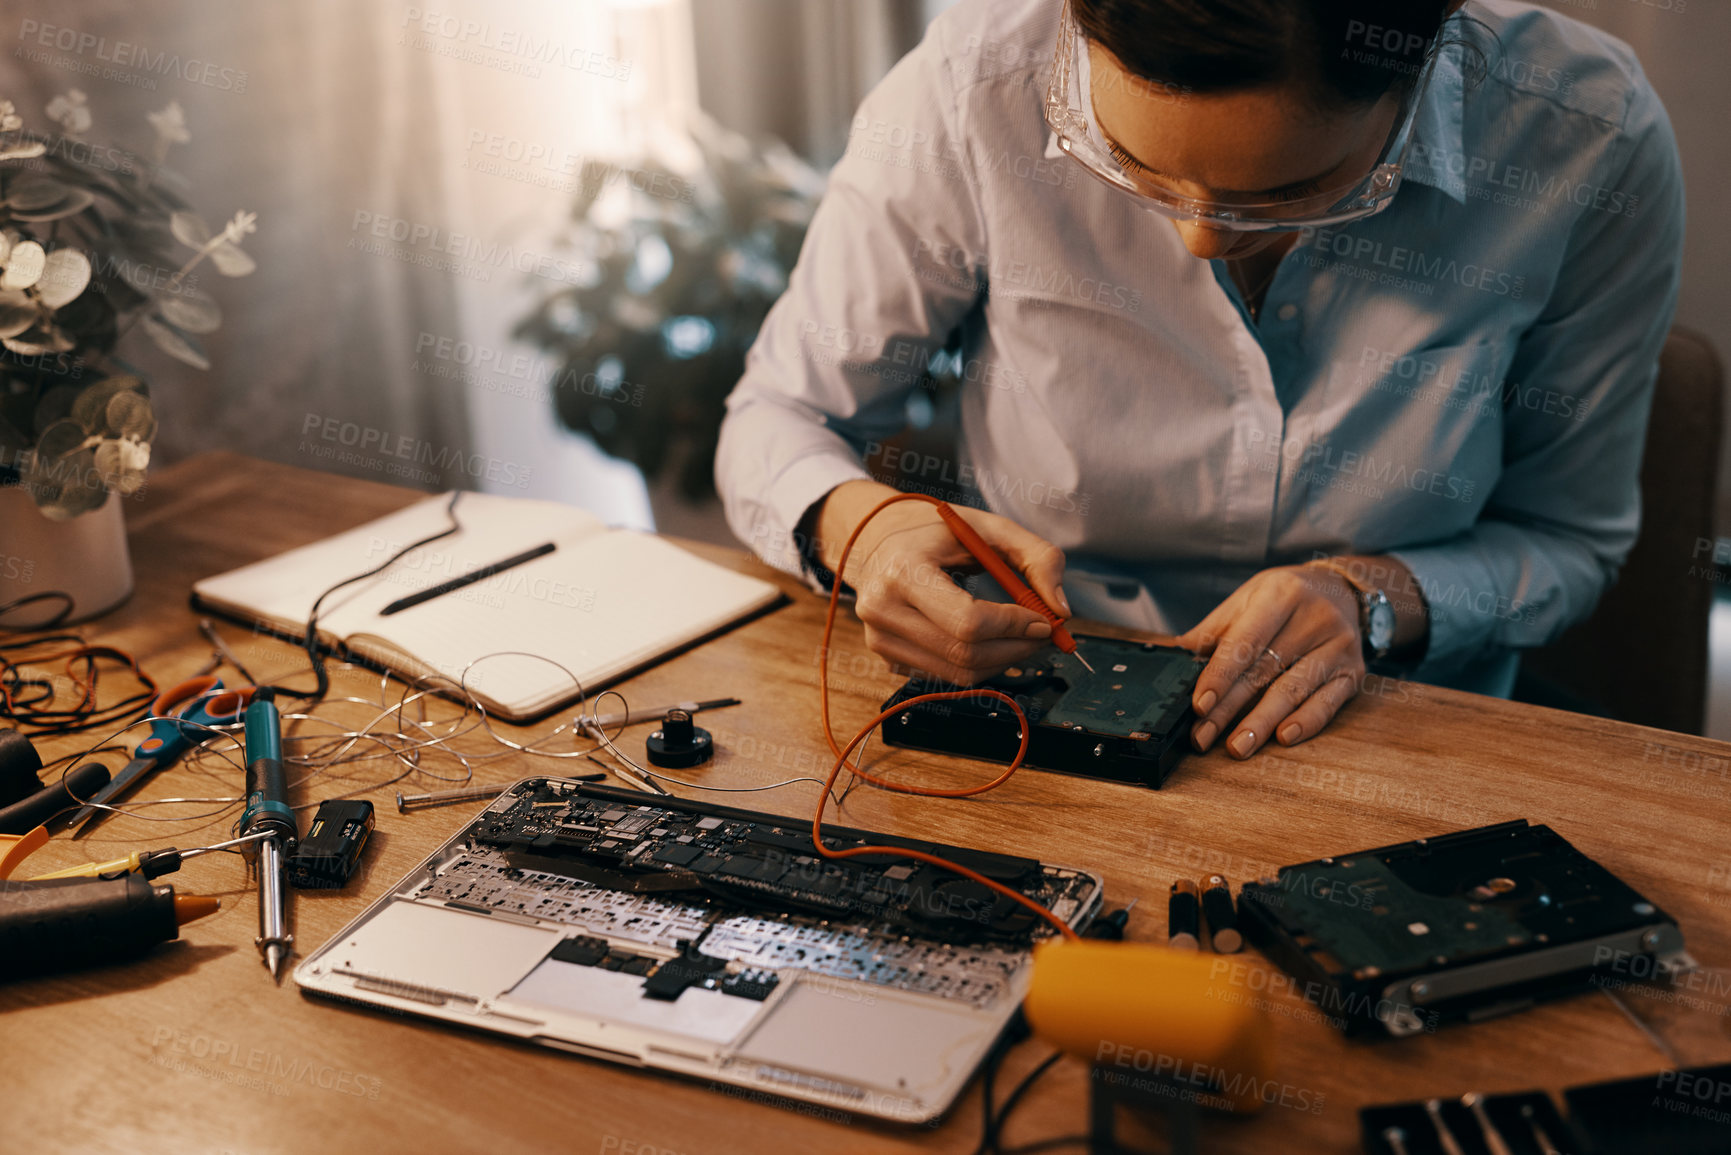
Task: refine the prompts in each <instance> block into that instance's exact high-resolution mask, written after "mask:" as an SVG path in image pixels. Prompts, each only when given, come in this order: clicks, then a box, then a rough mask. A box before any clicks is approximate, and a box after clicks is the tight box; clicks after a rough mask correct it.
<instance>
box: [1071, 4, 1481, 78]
mask: <svg viewBox="0 0 1731 1155" xmlns="http://www.w3.org/2000/svg"><path fill="white" fill-rule="evenodd" d="M1071 3H1072V4H1073V5H1074V11H1075V14H1076V22H1077V23H1078V24H1079V25H1080V26H1081V28H1082V30H1083V31H1084V32H1085V33H1087V35H1088V37H1089V39H1091V40H1093V41H1095V42H1096V43H1098V44H1099V45H1100V46H1101V47H1103V48H1105V49H1106V50H1107V51H1108V52H1110V53H1111V54H1112V55H1113V56H1115V57H1117V58H1118V62H1119V63H1120V64H1122V65H1123V66H1124V67H1125V68H1126V69H1128V70H1129V71H1130V72H1132V73H1133V74H1135V75H1136V76H1138V77H1140V78H1142V79H1144V80H1148V81H1152V82H1154V83H1157V84H1161V85H1166V86H1175V87H1179V88H1183V89H1186V90H1188V91H1192V92H1202V93H1207V92H1224V91H1232V90H1237V89H1246V88H1259V87H1262V86H1264V85H1271V84H1280V83H1284V82H1287V81H1293V80H1296V81H1298V82H1300V83H1301V84H1303V85H1304V87H1305V89H1306V91H1307V92H1308V93H1309V94H1310V96H1311V97H1312V99H1314V100H1316V101H1317V103H1319V104H1368V103H1370V102H1373V101H1375V100H1377V99H1378V98H1380V97H1381V96H1383V95H1384V94H1385V93H1387V92H1389V91H1390V90H1391V89H1392V90H1396V91H1400V90H1403V89H1405V88H1409V87H1411V86H1412V85H1413V84H1414V83H1416V82H1417V80H1418V76H1419V73H1420V72H1421V71H1422V70H1423V68H1424V61H1425V57H1426V55H1427V54H1428V53H1429V52H1430V50H1431V46H1432V45H1433V44H1434V43H1435V41H1436V38H1437V35H1438V33H1439V32H1440V30H1441V28H1442V24H1443V21H1444V19H1445V17H1446V16H1447V14H1448V6H1449V0H1071Z"/></svg>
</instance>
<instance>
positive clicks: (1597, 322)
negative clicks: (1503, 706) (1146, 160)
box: [716, 0, 1683, 694]
mask: <svg viewBox="0 0 1731 1155" xmlns="http://www.w3.org/2000/svg"><path fill="white" fill-rule="evenodd" d="M1057 11H1058V0H964V3H962V4H960V5H958V6H956V7H955V8H952V9H950V10H949V11H948V12H946V13H945V14H944V15H943V16H941V17H940V18H939V19H938V20H937V21H935V22H934V23H933V25H932V28H931V30H930V32H929V33H928V34H927V36H926V38H925V40H924V41H923V42H922V43H921V44H920V45H919V46H918V47H917V48H916V49H915V50H914V51H913V52H911V53H909V55H908V56H907V57H906V58H905V59H904V60H902V62H901V63H900V64H898V65H897V66H896V68H895V69H894V70H893V71H892V72H891V73H890V75H889V76H888V77H887V78H885V80H884V81H883V82H882V83H881V84H880V85H879V86H878V87H877V89H876V90H874V91H873V92H872V94H871V95H870V96H869V97H867V98H866V100H865V102H864V104H863V105H862V106H861V108H860V110H859V113H858V115H857V116H856V117H855V120H854V124H853V129H852V132H851V135H850V139H849V146H848V152H847V155H846V156H845V157H844V158H843V160H842V161H841V162H840V164H838V165H837V167H836V169H835V171H834V173H833V174H832V176H831V178H830V185H829V190H828V192H827V194H826V196H825V198H824V201H823V203H822V205H821V206H820V208H819V210H818V213H817V216H816V218H815V219H814V221H813V222H812V226H811V230H810V233H809V234H808V236H807V238H806V242H805V248H804V250H803V252H802V254H801V256H800V260H799V264H798V266H797V267H796V268H795V270H794V272H793V275H792V277H791V280H790V285H789V288H788V291H787V293H786V294H785V295H784V296H783V297H782V298H781V299H780V301H779V302H778V303H777V304H776V306H775V308H774V309H773V310H772V311H771V313H770V315H769V317H768V319H767V321H766V323H765V325H764V328H763V331H762V333H761V334H760V336H759V337H758V340H757V343H756V345H755V346H754V347H753V349H752V351H751V355H750V357H749V360H748V364H747V369H746V373H745V376H744V378H743V379H742V380H741V381H740V383H739V386H738V387H737V389H736V390H735V391H734V393H733V395H732V396H731V398H730V399H729V402H728V410H729V412H728V417H727V419H726V422H725V424H724V425H723V428H722V434H721V445H720V450H719V453H718V457H717V463H716V479H717V482H718V485H719V487H720V490H721V493H722V496H723V498H724V500H725V503H726V509H727V515H728V518H729V522H730V524H731V525H732V527H733V529H734V531H735V532H736V533H737V534H738V535H739V536H740V537H741V539H743V540H744V541H746V542H747V543H749V544H750V545H751V546H752V547H753V548H754V549H755V550H756V551H757V553H758V554H759V555H760V556H761V557H763V558H764V559H765V560H767V561H769V562H771V563H772V564H775V565H778V566H780V567H782V568H784V569H786V570H788V571H789V572H794V573H800V572H803V569H802V565H803V563H802V560H801V550H800V548H799V543H797V542H796V541H795V535H794V530H795V527H796V526H797V525H798V524H799V521H800V518H801V517H802V515H803V514H804V513H805V512H806V511H807V510H808V509H809V508H810V507H811V506H812V504H813V503H814V502H816V501H818V500H819V499H820V498H822V497H823V496H824V495H825V494H826V493H828V492H829V490H830V489H832V488H833V487H835V486H836V485H838V484H840V483H842V482H844V481H848V480H851V479H854V478H862V477H865V476H867V473H866V471H865V469H864V468H863V466H862V463H861V458H860V455H861V453H862V452H864V451H868V450H870V449H871V448H872V447H873V444H874V443H877V442H881V441H883V440H884V439H886V438H889V437H891V436H893V435H894V434H895V433H896V432H897V431H899V430H900V429H901V428H903V426H904V423H905V420H906V414H907V401H908V397H909V394H910V391H911V390H912V389H913V387H914V386H915V384H916V382H917V380H918V377H919V373H920V370H921V369H922V368H923V367H924V366H925V364H926V360H927V358H928V356H930V355H933V354H934V353H936V352H937V351H938V350H940V349H941V348H942V347H943V345H944V343H945V341H946V339H947V338H948V337H949V336H950V335H951V334H952V333H953V332H959V334H960V337H961V340H962V346H963V360H962V362H961V376H962V378H963V380H964V382H965V384H964V386H963V388H962V392H961V430H962V438H961V443H960V444H959V445H958V446H957V447H956V450H955V452H954V454H953V455H950V456H949V457H943V458H940V457H937V456H932V455H921V456H920V457H918V458H917V459H914V460H911V461H910V460H909V456H908V455H897V454H894V453H892V454H891V455H890V456H889V457H887V458H885V459H884V460H885V463H886V464H888V465H889V466H890V467H891V468H893V469H894V470H896V471H897V473H898V475H899V477H900V479H901V482H902V484H903V487H904V488H922V489H924V490H926V491H927V492H933V493H936V494H938V495H939V496H943V497H945V498H947V499H950V500H956V501H968V502H971V503H974V504H977V505H983V506H985V507H988V508H990V509H992V510H994V511H995V512H997V513H1000V514H1003V515H1005V516H1008V517H1011V518H1013V519H1015V520H1016V521H1017V522H1019V523H1021V524H1022V525H1025V526H1027V527H1028V528H1029V529H1031V530H1033V531H1034V532H1036V533H1038V534H1040V535H1041V536H1043V537H1045V538H1047V539H1048V540H1050V541H1052V542H1054V543H1056V544H1057V545H1058V546H1060V547H1062V548H1063V549H1064V550H1065V552H1066V554H1067V556H1068V559H1069V571H1068V575H1067V577H1066V580H1065V589H1066V592H1067V594H1068V596H1069V600H1070V603H1071V606H1072V608H1073V609H1074V610H1075V611H1076V613H1077V614H1078V615H1080V616H1083V617H1093V618H1102V619H1106V620H1110V621H1116V622H1119V623H1122V624H1125V625H1130V626H1137V627H1141V628H1143V629H1147V630H1151V631H1164V632H1181V631H1183V630H1185V629H1188V628H1189V627H1191V626H1193V625H1194V624H1195V623H1196V622H1198V621H1199V620H1200V619H1201V618H1202V617H1203V615H1205V614H1206V613H1208V611H1210V610H1211V609H1213V608H1214V607H1215V606H1216V605H1217V604H1218V603H1219V602H1220V601H1221V600H1223V599H1224V598H1225V597H1226V596H1227V595H1228V594H1230V593H1231V592H1232V591H1233V589H1235V588H1236V587H1237V586H1238V585H1239V584H1241V583H1242V582H1243V581H1244V580H1246V579H1247V578H1249V577H1250V576H1251V575H1252V574H1254V573H1256V572H1257V571H1259V570H1262V569H1265V568H1268V567H1270V566H1277V565H1286V564H1292V563H1296V562H1302V561H1306V560H1309V559H1311V558H1313V557H1315V556H1317V555H1320V554H1345V553H1362V554H1384V553H1386V554H1393V555H1394V556H1396V557H1398V558H1399V559H1400V560H1401V561H1403V562H1405V563H1406V565H1407V566H1409V567H1410V568H1411V569H1412V571H1413V573H1414V574H1415V575H1416V576H1417V578H1418V581H1419V583H1420V585H1421V587H1422V589H1423V591H1424V593H1425V596H1426V599H1427V602H1428V604H1429V610H1430V635H1429V641H1428V645H1427V648H1426V650H1425V655H1424V658H1423V660H1422V663H1420V664H1419V665H1418V667H1417V668H1416V669H1415V670H1413V671H1411V673H1412V676H1415V677H1417V678H1420V679H1424V680H1429V681H1435V682H1441V683H1445V684H1451V685H1457V686H1462V687H1464V688H1470V689H1477V690H1481V691H1485V692H1490V693H1502V694H1506V693H1507V692H1508V689H1509V687H1510V686H1511V685H1512V683H1513V679H1514V673H1515V666H1516V662H1515V652H1516V651H1517V650H1519V649H1520V648H1523V647H1533V646H1539V645H1543V644H1544V643H1545V642H1547V641H1549V640H1550V639H1551V638H1553V637H1555V636H1556V635H1557V634H1558V633H1559V632H1561V631H1562V630H1563V629H1564V628H1565V627H1566V626H1568V625H1569V624H1571V623H1572V622H1575V621H1577V620H1579V619H1581V618H1582V617H1584V616H1586V615H1587V614H1588V613H1589V612H1590V611H1591V609H1592V607H1593V605H1594V604H1595V602H1596V601H1597V599H1598V597H1599V594H1600V593H1601V592H1602V591H1603V590H1604V588H1605V587H1606V585H1607V584H1608V583H1609V582H1610V581H1612V580H1613V579H1614V578H1615V575H1616V571H1617V568H1618V566H1619V565H1620V564H1621V563H1622V560H1623V558H1624V557H1625V556H1626V555H1627V553H1628V550H1629V548H1630V546H1631V545H1632V544H1633V542H1634V540H1635V535H1636V530H1637V528H1638V524H1639V516H1640V501H1639V494H1638V486H1637V474H1638V470H1639V465H1640V457H1641V448H1642V443H1643V439H1644V434H1645V429H1646V422H1647V410H1648V407H1649V404H1650V401H1651V397H1652V384H1653V378H1654V375H1655V373H1656V365H1657V358H1658V353H1659V348H1660V346H1661V344H1662V343H1663V340H1664V336H1665V333H1666V331H1667V330H1668V328H1669V326H1670V322H1671V316H1672V313H1673V310H1674V306H1675V301H1676V293H1677V286H1678V273H1679V264H1680V258H1681V246H1682V238H1683V189H1682V176H1681V171H1680V168H1679V165H1678V160H1677V151H1676V144H1675V141H1674V139H1673V137H1672V134H1671V128H1670V124H1669V121H1668V120H1667V118H1666V116H1665V111H1664V109H1663V108H1662V107H1661V105H1660V103H1659V101H1658V98H1657V97H1656V96H1655V95H1654V93H1653V90H1652V88H1651V87H1650V85H1649V84H1648V82H1647V80H1646V78H1645V76H1644V75H1643V74H1642V71H1641V68H1640V65H1639V64H1638V63H1637V61H1636V60H1635V57H1634V55H1633V53H1632V52H1631V51H1630V50H1629V48H1628V47H1627V46H1626V45H1624V44H1622V43H1621V42H1620V41H1617V40H1615V39H1612V38H1611V37H1608V36H1606V35H1604V34H1603V33H1600V32H1597V31H1595V30H1593V29H1591V28H1589V27H1587V26H1586V25H1583V24H1581V23H1578V22H1576V21H1573V20H1570V19H1568V18H1566V17H1564V16H1561V15H1558V14H1556V13H1552V12H1549V11H1546V10H1544V9H1540V8H1535V7H1532V6H1530V5H1526V4H1519V3H1512V2H1507V0H1473V2H1472V3H1470V4H1468V6H1467V8H1466V10H1465V14H1466V15H1468V16H1472V17H1476V18H1477V19H1478V20H1479V21H1481V22H1482V25H1481V26H1479V27H1470V26H1469V27H1468V28H1466V29H1464V30H1463V29H1462V28H1461V22H1460V18H1459V17H1457V18H1456V19H1455V20H1454V21H1451V23H1450V25H1449V26H1448V28H1447V29H1446V30H1445V41H1447V40H1451V39H1459V38H1461V37H1462V36H1464V37H1465V38H1466V39H1468V40H1470V42H1471V43H1472V44H1474V45H1477V46H1478V47H1479V50H1480V52H1482V59H1481V58H1480V56H1479V53H1476V52H1474V51H1472V50H1471V49H1463V48H1462V47H1460V46H1455V47H1450V48H1448V49H1446V50H1445V51H1444V53H1443V55H1442V57H1441V59H1440V60H1439V62H1438V66H1437V70H1436V74H1435V75H1434V77H1433V80H1432V84H1431V87H1430V88H1429V89H1428V90H1427V92H1426V94H1425V96H1424V99H1423V103H1422V104H1421V107H1420V109H1419V116H1418V120H1417V123H1416V124H1415V128H1414V138H1413V144H1412V147H1411V151H1410V153H1409V155H1408V158H1407V165H1406V170H1405V181H1404V183H1403V185H1402V187H1401V188H1400V190H1399V192H1398V193H1397V194H1396V196H1395V198H1394V201H1393V203H1392V204H1391V205H1390V206H1389V207H1388V208H1387V209H1386V210H1385V211H1383V212H1382V213H1380V214H1379V215H1377V216H1375V217H1371V218H1369V219H1366V220H1362V221H1357V222H1354V223H1351V224H1347V225H1343V226H1339V227H1335V228H1329V229H1323V230H1318V231H1315V232H1314V233H1310V234H1306V235H1304V236H1303V237H1302V238H1301V240H1300V242H1299V243H1298V244H1297V245H1296V246H1294V248H1293V250H1292V251H1291V252H1290V253H1289V254H1288V255H1287V257H1286V258H1285V260H1284V261H1283V262H1282V263H1281V265H1280V267H1279V269H1278V270H1277V272H1276V274H1275V276H1274V279H1273V281H1272V283H1271V284H1270V286H1269V288H1268V293H1267V296H1266V299H1265V301H1264V304H1263V306H1262V309H1261V313H1260V322H1259V323H1258V322H1253V321H1252V319H1251V317H1250V315H1249V313H1248V312H1247V311H1246V309H1245V307H1244V304H1243V301H1242V299H1241V297H1240V294H1239V293H1238V290H1237V289H1236V287H1235V286H1234V284H1233V282H1232V280H1231V278H1230V276H1229V275H1228V274H1227V271H1226V267H1225V265H1224V263H1222V262H1219V261H1212V262H1210V261H1203V260H1198V259H1197V258H1195V257H1192V256H1191V255H1190V254H1189V253H1188V252H1187V251H1186V250H1185V248H1184V246H1183V244H1182V242H1181V240H1180V238H1179V237H1178V234H1177V232H1176V231H1175V230H1174V229H1173V228H1172V227H1171V225H1170V224H1169V223H1168V222H1166V221H1165V220H1164V219H1162V218H1160V217H1159V216H1156V215H1154V214H1152V213H1150V212H1148V211H1147V210H1145V209H1143V208H1142V207H1140V206H1139V205H1137V204H1136V203H1135V201H1134V200H1133V199H1132V198H1130V197H1128V196H1127V195H1125V194H1123V193H1121V192H1119V191H1117V190H1115V189H1112V188H1109V187H1107V186H1106V185H1104V184H1102V183H1100V182H1098V181H1096V180H1094V179H1093V178H1092V177H1090V176H1089V175H1087V174H1086V173H1085V172H1083V171H1082V170H1081V168H1080V167H1079V166H1078V165H1077V164H1076V163H1075V162H1074V161H1072V160H1071V159H1070V158H1069V157H1067V156H1065V155H1063V154H1062V153H1061V152H1059V151H1058V150H1057V149H1056V147H1055V142H1054V141H1053V139H1052V137H1051V134H1050V132H1049V130H1048V128H1047V127H1046V124H1045V122H1044V119H1043V116H1042V98H1043V96H1044V93H1045V87H1046V78H1047V75H1048V74H1049V70H1050V61H1051V55H1052V46H1053V42H1054V39H1055V36H1056V15H1057Z"/></svg>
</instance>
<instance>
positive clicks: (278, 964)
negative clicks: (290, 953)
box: [264, 942, 282, 981]
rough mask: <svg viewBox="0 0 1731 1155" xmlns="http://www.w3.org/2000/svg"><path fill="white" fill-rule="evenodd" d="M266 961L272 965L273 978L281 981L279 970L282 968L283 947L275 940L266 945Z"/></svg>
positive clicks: (268, 964) (266, 963)
mask: <svg viewBox="0 0 1731 1155" xmlns="http://www.w3.org/2000/svg"><path fill="white" fill-rule="evenodd" d="M264 961H265V965H266V966H268V967H270V977H271V978H272V979H273V980H277V981H280V976H279V975H278V974H277V972H278V971H280V970H282V947H280V946H278V945H277V944H276V943H274V942H273V943H271V944H270V945H269V946H267V947H265V948H264Z"/></svg>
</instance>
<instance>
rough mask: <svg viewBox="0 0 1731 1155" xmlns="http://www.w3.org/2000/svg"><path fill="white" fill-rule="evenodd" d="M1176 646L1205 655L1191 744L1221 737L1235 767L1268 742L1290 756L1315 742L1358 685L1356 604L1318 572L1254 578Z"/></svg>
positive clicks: (1341, 582) (1338, 581)
mask: <svg viewBox="0 0 1731 1155" xmlns="http://www.w3.org/2000/svg"><path fill="white" fill-rule="evenodd" d="M1403 568H1404V567H1403ZM1177 644H1178V645H1181V646H1183V647H1185V648H1186V649H1192V650H1195V651H1197V652H1198V653H1201V654H1211V655H1212V657H1211V659H1210V660H1209V662H1208V666H1207V668H1206V669H1204V670H1203V671H1202V676H1201V677H1200V678H1199V679H1197V682H1196V693H1195V696H1194V697H1193V698H1192V703H1193V704H1194V706H1195V707H1196V713H1197V716H1198V717H1199V718H1200V719H1201V720H1200V721H1199V722H1197V723H1196V726H1195V728H1194V729H1192V730H1191V732H1190V737H1191V741H1192V742H1194V743H1195V746H1196V748H1197V749H1198V750H1207V749H1208V748H1209V747H1210V746H1211V745H1213V744H1214V740H1215V739H1216V738H1217V737H1219V736H1220V735H1221V734H1224V733H1227V732H1228V731H1229V730H1230V733H1231V737H1230V738H1228V739H1227V742H1226V748H1227V750H1228V751H1229V752H1230V753H1231V754H1232V755H1233V756H1234V757H1238V758H1248V757H1249V756H1250V755H1252V754H1254V753H1255V752H1256V751H1257V750H1259V749H1261V748H1262V744H1263V743H1264V742H1266V741H1268V739H1269V737H1270V736H1273V737H1275V738H1277V739H1278V740H1279V742H1280V744H1281V745H1282V746H1291V745H1292V744H1293V743H1295V742H1302V741H1303V740H1304V739H1306V738H1309V737H1311V736H1312V735H1314V734H1316V733H1317V732H1318V731H1320V730H1321V729H1322V728H1323V727H1324V726H1326V725H1328V723H1329V720H1330V719H1331V718H1333V717H1334V715H1335V713H1336V712H1337V711H1338V710H1339V709H1340V708H1341V707H1342V706H1344V705H1345V704H1346V703H1347V702H1348V701H1349V700H1351V698H1352V697H1353V695H1354V694H1356V693H1358V688H1359V686H1360V685H1361V684H1362V683H1363V681H1364V673H1365V668H1364V646H1363V644H1362V642H1361V640H1360V637H1359V625H1358V598H1357V595H1356V594H1355V593H1354V592H1353V589H1352V587H1351V586H1350V585H1349V584H1348V583H1347V581H1346V579H1345V578H1344V577H1342V576H1341V575H1340V574H1338V573H1335V572H1334V571H1333V570H1330V569H1325V568H1322V567H1319V566H1282V567H1280V568H1278V569H1268V570H1263V571H1262V572H1261V573H1259V574H1257V575H1256V576H1255V577H1253V578H1251V579H1250V580H1249V581H1247V582H1245V583H1244V584H1243V585H1241V586H1239V587H1238V589H1237V590H1235V591H1234V592H1233V594H1232V596H1231V597H1229V598H1227V599H1226V600H1225V601H1224V602H1221V603H1220V605H1219V606H1218V607H1216V608H1215V610H1214V612H1213V613H1211V614H1209V615H1208V616H1207V617H1206V618H1203V619H1202V621H1201V622H1200V623H1199V624H1198V625H1197V626H1196V628H1195V629H1193V630H1191V631H1190V632H1189V633H1186V634H1184V635H1182V636H1181V637H1179V638H1178V639H1177ZM1246 711H1248V712H1246ZM1241 714H1242V715H1243V717H1242V718H1240V717H1239V716H1240V715H1241ZM1235 720H1236V725H1234V722H1235Z"/></svg>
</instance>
